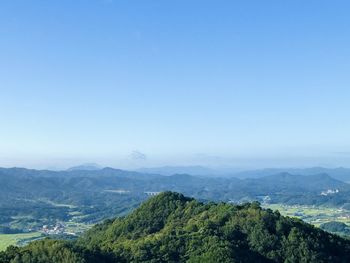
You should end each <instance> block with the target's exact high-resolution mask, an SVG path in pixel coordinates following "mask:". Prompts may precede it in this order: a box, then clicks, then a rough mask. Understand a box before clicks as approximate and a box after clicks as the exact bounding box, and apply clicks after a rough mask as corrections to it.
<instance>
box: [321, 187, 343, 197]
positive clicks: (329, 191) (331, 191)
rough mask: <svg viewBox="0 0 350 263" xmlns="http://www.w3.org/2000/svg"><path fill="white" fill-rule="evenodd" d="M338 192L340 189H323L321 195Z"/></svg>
mask: <svg viewBox="0 0 350 263" xmlns="http://www.w3.org/2000/svg"><path fill="white" fill-rule="evenodd" d="M336 193H339V190H338V189H335V190H332V189H328V190H326V191H322V192H321V195H325V196H327V195H334V194H336Z"/></svg>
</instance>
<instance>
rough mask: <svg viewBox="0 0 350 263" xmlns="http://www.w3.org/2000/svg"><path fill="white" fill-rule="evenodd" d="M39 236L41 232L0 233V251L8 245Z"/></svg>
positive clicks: (24, 241)
mask: <svg viewBox="0 0 350 263" xmlns="http://www.w3.org/2000/svg"><path fill="white" fill-rule="evenodd" d="M40 237H41V233H39V232H33V233H25V234H0V251H3V250H5V249H6V248H7V247H8V246H11V245H17V244H21V243H26V242H28V241H32V240H35V239H37V238H40Z"/></svg>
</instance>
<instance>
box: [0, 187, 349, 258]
mask: <svg viewBox="0 0 350 263" xmlns="http://www.w3.org/2000/svg"><path fill="white" fill-rule="evenodd" d="M349 261H350V241H348V240H346V239H343V238H341V237H339V236H336V235H333V234H330V233H327V232H324V231H323V230H321V229H317V228H315V227H313V226H311V225H309V224H306V223H304V222H302V221H301V220H298V219H293V218H288V217H284V216H281V215H280V214H279V213H278V212H273V211H272V210H269V209H268V210H265V209H262V208H261V207H260V206H259V204H258V203H250V204H244V205H231V204H226V203H206V204H205V203H201V202H198V201H196V200H194V199H192V198H187V197H185V196H183V195H182V194H178V193H172V192H165V193H162V194H159V195H158V196H156V197H154V198H151V199H150V200H148V201H147V202H145V203H143V204H142V205H141V206H140V207H139V208H138V209H136V210H135V211H134V212H132V213H131V214H129V215H128V216H126V217H124V218H117V219H113V220H107V221H105V222H104V223H102V224H98V225H96V226H95V227H93V228H92V229H91V230H89V231H88V232H87V233H86V234H85V235H84V236H82V237H81V238H80V239H78V241H74V242H67V241H54V240H48V239H47V240H41V241H36V242H33V243H31V244H30V245H29V246H26V247H22V248H15V247H9V248H8V249H7V251H6V252H4V253H1V254H0V262H3V263H9V262H37V263H41V262H57V263H60V262H62V263H63V262H64V263H67V262H220V263H221V262H286V263H287V262H349Z"/></svg>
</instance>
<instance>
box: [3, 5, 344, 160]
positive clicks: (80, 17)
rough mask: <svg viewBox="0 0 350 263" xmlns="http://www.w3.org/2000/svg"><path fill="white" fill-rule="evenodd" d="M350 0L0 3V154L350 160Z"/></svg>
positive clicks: (61, 157) (25, 157) (44, 157)
mask: <svg viewBox="0 0 350 263" xmlns="http://www.w3.org/2000/svg"><path fill="white" fill-rule="evenodd" d="M349 8H350V2H348V1H315V0H311V1H257V0H256V1H203V0H201V1H199V0H190V1H187V0H186V1H184V0H180V1H160V0H157V1H155V0H150V1H118V0H91V1H83V0H80V1H78V0H69V1H68V0H63V1H54V0H52V1H43V0H42V1H39V0H33V1H25V0H22V1H19V0H11V1H10V0H4V1H1V2H0V99H1V103H0V120H1V129H0V166H14V165H16V166H31V167H51V166H52V167H54V166H58V167H59V166H69V165H72V164H78V163H80V162H98V163H102V164H104V165H110V166H121V167H136V166H152V165H166V164H186V165H191V164H202V165H203V164H204V165H206V164H207V165H232V166H257V165H259V166H265V167H268V166H281V165H289V166H298V165H299V166H307V165H310V166H311V165H325V166H338V165H341V166H350V143H349V137H350V135H349V134H350V122H349V113H350V103H349V101H350V87H349V86H350V79H349V78H350V74H349V70H350V16H349V15H348V14H349ZM243 164H244V165H243Z"/></svg>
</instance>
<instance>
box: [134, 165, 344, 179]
mask: <svg viewBox="0 0 350 263" xmlns="http://www.w3.org/2000/svg"><path fill="white" fill-rule="evenodd" d="M136 171H138V172H141V173H153V174H160V175H173V174H190V175H196V176H207V177H237V178H241V179H242V178H260V177H264V176H269V175H274V174H279V173H290V174H297V175H314V174H328V175H329V176H331V177H333V178H335V179H338V180H341V181H344V182H350V169H349V168H343V167H338V168H324V167H310V168H266V169H257V170H243V171H242V170H239V169H236V168H227V167H225V168H208V167H205V166H162V167H153V168H141V169H138V170H136Z"/></svg>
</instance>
